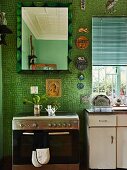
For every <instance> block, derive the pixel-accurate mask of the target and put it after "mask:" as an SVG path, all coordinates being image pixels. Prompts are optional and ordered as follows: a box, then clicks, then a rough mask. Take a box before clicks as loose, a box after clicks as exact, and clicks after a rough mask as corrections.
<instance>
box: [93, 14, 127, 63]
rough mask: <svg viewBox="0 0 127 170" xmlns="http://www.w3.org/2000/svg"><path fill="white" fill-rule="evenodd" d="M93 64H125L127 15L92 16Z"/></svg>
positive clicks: (126, 58) (126, 61)
mask: <svg viewBox="0 0 127 170" xmlns="http://www.w3.org/2000/svg"><path fill="white" fill-rule="evenodd" d="M92 63H93V65H127V17H93V18H92Z"/></svg>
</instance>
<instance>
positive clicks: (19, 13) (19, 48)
mask: <svg viewBox="0 0 127 170" xmlns="http://www.w3.org/2000/svg"><path fill="white" fill-rule="evenodd" d="M22 7H68V70H22V18H21V16H22V10H21V8H22ZM71 9H72V3H55V2H18V3H17V65H16V70H17V72H18V73H34V72H36V73H39V72H41V73H42V72H45V71H46V72H47V71H48V72H52V71H53V72H57V71H69V62H70V57H69V55H70V53H69V51H70V49H71V48H72V10H71Z"/></svg>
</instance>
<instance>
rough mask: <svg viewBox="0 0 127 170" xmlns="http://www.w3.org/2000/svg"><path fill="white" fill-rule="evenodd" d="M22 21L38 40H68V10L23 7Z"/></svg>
mask: <svg viewBox="0 0 127 170" xmlns="http://www.w3.org/2000/svg"><path fill="white" fill-rule="evenodd" d="M22 19H23V20H24V22H25V23H26V25H27V26H28V28H29V29H30V31H31V32H32V33H33V35H34V36H35V38H36V39H45V40H67V39H68V8H61V7H59V8H56V7H22Z"/></svg>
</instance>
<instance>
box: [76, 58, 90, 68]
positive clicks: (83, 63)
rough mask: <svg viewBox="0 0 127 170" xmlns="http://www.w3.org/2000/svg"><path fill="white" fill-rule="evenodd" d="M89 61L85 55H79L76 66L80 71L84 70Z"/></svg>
mask: <svg viewBox="0 0 127 170" xmlns="http://www.w3.org/2000/svg"><path fill="white" fill-rule="evenodd" d="M87 66H88V62H87V59H86V58H85V57H78V58H77V60H76V68H77V69H78V70H80V71H83V70H85V69H86V68H87Z"/></svg>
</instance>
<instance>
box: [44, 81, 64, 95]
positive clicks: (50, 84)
mask: <svg viewBox="0 0 127 170" xmlns="http://www.w3.org/2000/svg"><path fill="white" fill-rule="evenodd" d="M46 95H47V96H48V97H61V79H46Z"/></svg>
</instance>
